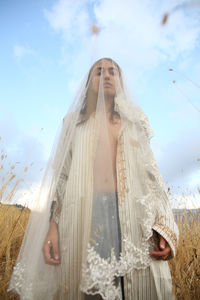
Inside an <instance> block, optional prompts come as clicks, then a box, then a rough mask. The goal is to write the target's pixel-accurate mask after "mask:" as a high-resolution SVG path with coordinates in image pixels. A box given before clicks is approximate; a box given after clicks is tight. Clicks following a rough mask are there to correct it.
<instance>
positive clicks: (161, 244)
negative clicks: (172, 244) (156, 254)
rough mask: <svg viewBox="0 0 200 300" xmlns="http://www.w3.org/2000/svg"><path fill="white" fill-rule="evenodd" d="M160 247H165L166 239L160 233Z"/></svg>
mask: <svg viewBox="0 0 200 300" xmlns="http://www.w3.org/2000/svg"><path fill="white" fill-rule="evenodd" d="M159 244H160V249H165V247H166V241H165V239H164V238H163V237H162V236H161V235H160V243H159Z"/></svg>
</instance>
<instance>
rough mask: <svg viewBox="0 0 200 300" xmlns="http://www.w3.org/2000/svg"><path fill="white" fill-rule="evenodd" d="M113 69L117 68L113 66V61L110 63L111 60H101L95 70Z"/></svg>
mask: <svg viewBox="0 0 200 300" xmlns="http://www.w3.org/2000/svg"><path fill="white" fill-rule="evenodd" d="M100 67H101V68H102V67H103V68H113V67H115V65H114V64H113V62H112V61H109V60H105V59H104V60H101V61H99V62H98V63H97V64H96V65H95V67H94V68H95V69H96V68H100Z"/></svg>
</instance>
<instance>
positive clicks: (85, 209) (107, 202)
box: [10, 58, 178, 300]
mask: <svg viewBox="0 0 200 300" xmlns="http://www.w3.org/2000/svg"><path fill="white" fill-rule="evenodd" d="M151 135H152V131H151V129H150V126H149V124H148V120H147V118H146V116H145V115H144V113H143V111H142V110H141V109H140V108H139V107H137V106H136V105H135V104H134V103H132V102H131V100H130V97H129V95H128V93H127V91H126V88H125V85H124V80H123V76H122V72H121V69H120V67H119V66H118V64H117V63H116V62H114V61H113V60H111V59H108V58H104V59H100V60H99V61H97V62H96V63H95V64H94V65H93V66H92V67H91V69H90V71H89V73H88V76H87V77H86V79H85V81H84V83H83V88H82V89H81V90H80V91H79V93H78V95H77V97H76V98H75V101H74V103H73V104H72V106H71V108H70V110H69V112H68V114H67V115H66V116H65V118H64V120H63V126H62V130H61V134H60V136H59V140H58V143H57V144H58V145H57V147H56V152H55V153H54V154H53V155H52V157H53V159H52V158H51V159H50V167H49V168H47V171H46V175H45V178H47V179H46V181H45V180H44V183H43V185H42V186H43V188H44V186H45V187H46V186H47V185H46V184H45V182H49V183H50V189H49V190H48V189H47V192H46V195H45V199H48V201H46V203H47V204H46V205H45V208H43V209H42V212H41V216H38V214H36V216H35V217H33V223H34V224H36V223H37V226H40V227H38V229H39V228H40V234H39V242H38V240H37V237H38V232H37V231H34V230H33V229H32V228H33V225H32V226H31V221H30V223H29V224H30V225H29V227H28V229H27V232H26V235H25V238H24V243H23V246H22V250H21V251H20V255H19V258H18V263H17V265H16V267H15V270H14V273H13V277H12V281H11V285H10V288H13V289H14V290H15V291H16V292H18V293H19V294H21V296H22V299H26V295H27V293H28V297H27V299H70V300H74V299H107V300H112V299H113V300H114V299H127V300H129V299H142V300H147V299H148V300H149V299H150V300H151V299H152V300H154V299H172V298H173V296H172V285H171V276H170V272H169V267H168V263H167V261H166V260H167V259H170V258H172V257H173V256H174V255H175V252H176V246H177V239H178V229H177V226H176V224H175V222H174V218H173V214H172V211H171V208H170V204H169V200H168V198H167V194H166V191H165V185H164V182H163V180H162V177H161V176H160V172H159V169H158V167H157V164H156V162H155V159H154V156H153V153H152V151H151V148H150V144H149V140H150V138H151ZM52 162H53V163H52ZM49 174H52V175H51V176H50V175H49ZM48 176H49V177H50V179H48ZM48 210H49V211H51V216H50V222H49V224H48V218H47V217H46V216H47V215H48V214H47V212H48ZM36 220H37V222H36ZM35 232H37V235H36V233H35ZM30 235H31V236H32V243H33V241H37V242H36V243H37V247H36V249H37V251H36V253H34V254H35V255H34V256H35V257H34V258H33V257H32V258H31V257H30V251H28V249H29V250H30V248H31V240H30ZM26 239H29V240H28V241H27V242H26ZM32 245H34V244H32ZM41 248H42V249H43V256H44V259H43V261H42V255H41V252H42V251H41ZM27 256H28V258H27ZM25 257H26V258H25ZM30 259H32V260H33V261H34V262H33V261H32V263H31V266H32V268H33V270H32V271H31V270H30V269H29V268H28V265H29V266H30ZM44 261H45V263H44ZM22 262H23V263H22ZM47 272H48V273H47ZM22 279H23V280H22ZM30 281H31V284H30ZM25 282H26V283H27V284H28V290H27V291H26V287H25V286H26V284H25ZM23 297H24V298H23Z"/></svg>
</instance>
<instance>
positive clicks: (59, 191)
mask: <svg viewBox="0 0 200 300" xmlns="http://www.w3.org/2000/svg"><path fill="white" fill-rule="evenodd" d="M71 161H72V150H70V151H69V153H67V155H66V159H65V163H64V166H63V168H62V171H61V174H60V177H59V180H58V184H57V187H56V192H55V195H54V198H53V201H52V204H51V216H50V220H52V219H53V220H54V222H55V223H57V224H58V223H59V218H60V214H61V209H62V199H63V198H64V195H65V189H66V183H67V179H68V176H69V170H70V166H71Z"/></svg>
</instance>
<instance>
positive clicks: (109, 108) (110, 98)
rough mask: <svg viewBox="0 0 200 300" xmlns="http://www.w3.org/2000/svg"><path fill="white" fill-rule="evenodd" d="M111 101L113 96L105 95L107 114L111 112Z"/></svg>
mask: <svg viewBox="0 0 200 300" xmlns="http://www.w3.org/2000/svg"><path fill="white" fill-rule="evenodd" d="M113 102H114V98H113V97H105V110H106V113H107V114H110V113H111V112H112V107H113Z"/></svg>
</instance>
